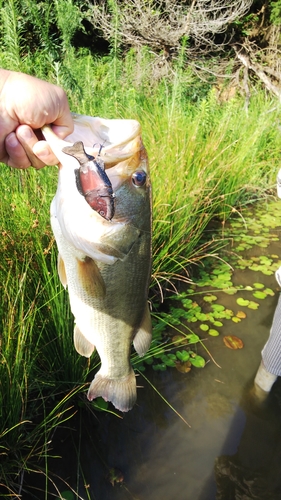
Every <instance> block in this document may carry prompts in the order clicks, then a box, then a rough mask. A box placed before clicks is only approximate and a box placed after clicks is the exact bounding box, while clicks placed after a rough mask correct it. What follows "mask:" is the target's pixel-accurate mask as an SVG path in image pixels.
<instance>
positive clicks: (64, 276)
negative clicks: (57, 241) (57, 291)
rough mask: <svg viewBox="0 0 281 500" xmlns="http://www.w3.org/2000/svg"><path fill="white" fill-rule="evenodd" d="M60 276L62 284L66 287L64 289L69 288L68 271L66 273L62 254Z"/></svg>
mask: <svg viewBox="0 0 281 500" xmlns="http://www.w3.org/2000/svg"><path fill="white" fill-rule="evenodd" d="M58 275H59V279H60V282H61V284H62V285H63V286H64V288H66V287H67V276H66V271H65V265H64V261H63V258H62V256H61V255H60V254H58Z"/></svg>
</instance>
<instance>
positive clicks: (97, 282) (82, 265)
mask: <svg viewBox="0 0 281 500" xmlns="http://www.w3.org/2000/svg"><path fill="white" fill-rule="evenodd" d="M77 273H78V279H79V281H80V284H81V286H82V287H83V288H84V290H85V292H86V293H87V294H88V295H90V296H92V297H99V298H102V297H104V296H105V283H104V280H103V277H102V275H101V273H100V271H99V268H98V266H97V264H96V263H95V261H94V260H93V259H91V258H90V257H86V258H85V259H84V260H78V259H77Z"/></svg>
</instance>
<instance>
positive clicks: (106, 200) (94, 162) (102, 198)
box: [62, 141, 115, 220]
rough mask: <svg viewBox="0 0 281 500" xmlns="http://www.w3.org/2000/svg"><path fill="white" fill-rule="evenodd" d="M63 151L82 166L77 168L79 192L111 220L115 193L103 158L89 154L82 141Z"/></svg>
mask: <svg viewBox="0 0 281 500" xmlns="http://www.w3.org/2000/svg"><path fill="white" fill-rule="evenodd" d="M62 151H63V152H64V153H66V154H68V155H70V156H73V157H74V158H75V159H76V160H77V161H78V162H79V164H80V168H79V169H76V170H75V178H76V186H77V189H78V192H79V193H80V194H81V195H82V196H84V198H85V200H86V201H87V203H88V204H89V205H90V207H91V208H92V209H93V210H95V211H96V212H98V213H99V214H100V215H101V217H103V218H104V219H106V220H111V219H112V218H113V216H114V212H115V204H114V193H113V189H112V184H111V182H110V180H109V178H108V175H107V174H106V172H105V169H104V162H103V160H102V159H101V158H98V157H97V158H95V157H94V156H91V155H88V154H87V153H86V151H85V148H84V144H83V142H82V141H78V142H75V143H74V144H73V146H66V147H65V148H63V149H62Z"/></svg>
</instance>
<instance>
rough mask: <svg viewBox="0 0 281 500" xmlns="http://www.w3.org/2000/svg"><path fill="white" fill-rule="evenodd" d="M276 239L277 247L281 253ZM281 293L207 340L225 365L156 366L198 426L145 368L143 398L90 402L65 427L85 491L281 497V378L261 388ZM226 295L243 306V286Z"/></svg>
mask: <svg viewBox="0 0 281 500" xmlns="http://www.w3.org/2000/svg"><path fill="white" fill-rule="evenodd" d="M274 245H275V247H274V248H273V249H272V250H270V252H271V253H276V254H279V253H280V243H279V244H278V245H279V247H278V246H277V243H274ZM261 251H263V252H264V249H263V250H262V249H261ZM267 251H268V250H267ZM249 273H251V272H249V271H247V270H244V271H242V270H240V271H237V272H235V274H234V279H233V281H234V284H235V283H237V284H244V285H248V284H249V283H251V282H252V280H253V278H252V276H251V277H249ZM255 280H256V281H257V282H260V281H261V282H262V283H264V284H265V286H267V287H270V288H272V289H274V290H277V289H278V287H277V284H276V282H275V278H274V276H266V277H265V276H261V275H259V272H256V273H255ZM216 295H218V294H216ZM276 302H277V294H276V296H275V297H270V296H268V297H267V298H266V299H265V300H264V301H261V304H260V308H259V309H258V310H254V311H253V310H252V311H251V310H249V311H248V312H247V318H246V319H245V320H243V322H241V323H239V324H238V325H237V324H234V323H232V322H231V321H230V322H228V324H227V325H226V326H225V327H223V328H224V329H223V331H222V333H221V335H220V336H219V337H216V338H210V339H209V340H207V341H206V346H207V348H208V349H210V351H211V353H212V355H213V356H214V358H215V360H216V362H217V363H218V364H219V365H220V367H221V368H218V367H217V366H216V365H215V364H214V363H213V362H212V361H210V362H209V363H208V364H207V365H206V367H205V368H204V369H203V370H200V369H192V371H191V372H190V373H188V374H185V375H184V374H180V373H178V372H176V371H175V370H168V371H167V372H163V373H159V372H153V370H151V371H150V372H148V373H147V375H149V379H150V380H151V382H152V383H153V384H154V385H155V387H156V388H157V390H158V391H159V392H160V393H161V394H163V396H164V397H165V398H166V399H167V400H168V401H169V403H170V404H171V405H172V406H173V407H174V408H175V409H176V410H177V411H178V412H179V413H180V414H181V415H182V416H183V417H184V419H185V420H186V421H187V422H189V423H190V425H191V428H189V427H188V426H187V425H185V424H184V422H183V421H182V420H181V419H180V418H179V417H178V416H177V415H176V414H175V413H174V412H173V411H172V409H170V408H169V407H168V406H167V405H166V403H165V402H164V401H163V400H162V399H161V398H160V397H159V396H158V394H157V393H156V392H155V391H154V390H153V389H152V388H151V387H150V385H149V384H147V382H146V381H145V380H143V379H142V377H139V380H138V382H139V384H138V385H142V386H143V388H142V389H139V390H138V402H137V405H136V406H135V407H134V408H133V410H132V411H130V412H129V413H128V414H126V415H124V418H123V419H122V420H121V419H117V418H116V417H114V416H112V415H109V414H104V413H96V414H95V415H94V416H93V415H90V414H88V413H87V414H84V413H83V412H82V411H81V412H80V413H79V414H78V416H77V419H76V422H75V421H74V422H73V423H71V425H72V426H73V427H74V428H75V430H73V429H72V430H69V429H64V430H63V431H60V436H61V437H60V440H57V441H56V448H57V449H56V448H55V449H54V454H56V453H57V454H60V455H62V457H63V458H62V460H58V459H56V460H55V461H54V465H53V470H54V471H55V472H56V474H57V475H61V476H62V477H63V478H64V479H66V480H67V481H69V482H70V484H71V485H72V487H73V488H74V489H76V488H78V489H79V494H80V495H81V497H82V498H83V499H85V500H86V499H91V500H96V499H97V500H127V499H128V500H158V499H163V500H253V499H255V500H280V498H281V474H280V472H281V470H280V469H281V411H280V409H281V408H280V406H281V380H278V381H277V382H276V384H275V386H274V388H273V390H272V393H271V394H270V396H269V398H268V400H267V401H266V402H265V404H263V405H261V404H259V403H258V402H257V401H256V400H255V398H254V397H253V394H252V386H253V380H254V376H255V373H256V370H257V368H258V366H259V363H260V352H261V349H262V347H263V345H264V343H265V341H266V340H267V338H268V334H269V329H270V326H271V322H272V317H273V313H274V309H275V305H276ZM219 303H221V304H223V305H224V306H225V307H227V308H230V309H235V307H236V309H237V304H236V296H229V295H226V294H223V293H222V292H221V295H220V297H219ZM222 335H237V336H239V337H240V338H241V339H242V340H243V342H244V346H245V347H244V349H241V350H237V351H233V350H230V349H227V348H226V347H225V345H224V344H223V342H222V338H221V337H222ZM199 354H202V355H203V356H204V357H205V358H206V353H205V352H204V351H202V352H199ZM77 455H78V456H79V460H78V463H77V458H76V457H77ZM112 468H116V469H118V470H120V471H121V472H122V474H123V476H124V482H123V483H122V484H116V485H114V486H112V484H110V481H109V479H108V474H109V471H110V469H112ZM62 489H65V487H63V486H62ZM37 498H40V497H37ZM43 498H45V497H44V496H42V499H43ZM29 499H30V497H28V500H29Z"/></svg>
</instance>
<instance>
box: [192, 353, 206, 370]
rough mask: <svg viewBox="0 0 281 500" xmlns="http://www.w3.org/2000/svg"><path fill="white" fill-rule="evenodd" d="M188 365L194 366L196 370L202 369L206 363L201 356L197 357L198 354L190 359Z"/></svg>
mask: <svg viewBox="0 0 281 500" xmlns="http://www.w3.org/2000/svg"><path fill="white" fill-rule="evenodd" d="M190 363H191V364H192V365H193V366H195V367H196V368H204V366H205V364H206V361H205V359H204V358H202V356H199V355H198V354H197V355H196V356H195V358H193V357H191V358H190Z"/></svg>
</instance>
